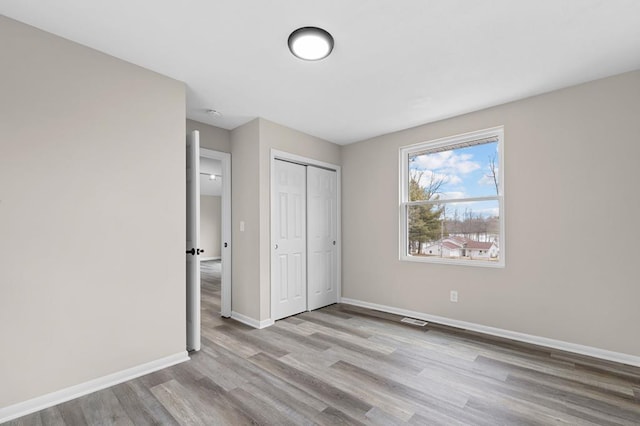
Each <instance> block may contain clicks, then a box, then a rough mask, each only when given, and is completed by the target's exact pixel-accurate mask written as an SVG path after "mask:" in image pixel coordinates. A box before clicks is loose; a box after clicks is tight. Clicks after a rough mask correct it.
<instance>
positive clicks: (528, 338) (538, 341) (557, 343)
mask: <svg viewBox="0 0 640 426" xmlns="http://www.w3.org/2000/svg"><path fill="white" fill-rule="evenodd" d="M341 303H345V304H347V305H354V306H360V307H363V308H369V309H373V310H376V311H382V312H387V313H390V314H396V315H401V316H405V317H412V318H417V319H421V320H424V321H428V322H433V323H437V324H443V325H448V326H451V327H456V328H461V329H464V330H469V331H475V332H478V333H483V334H488V335H491V336H497V337H504V338H506V339H510V340H515V341H518V342H525V343H532V344H534V345H538V346H544V347H547V348H552V349H558V350H561V351H566V352H572V353H576V354H580V355H586V356H590V357H593V358H599V359H603V360H607V361H613V362H618V363H621V364H627V365H632V366H635V367H640V356H636V355H629V354H625V353H621V352H614V351H609V350H606V349H600V348H594V347H592V346H585V345H579V344H577V343H570V342H565V341H562V340H555V339H549V338H547V337H541V336H534V335H531V334H525V333H520V332H517V331H511V330H504V329H502V328H496V327H489V326H486V325H482V324H476V323H472V322H466V321H459V320H455V319H451V318H446V317H440V316H437V315H430V314H425V313H422V312H416V311H410V310H407V309H401V308H394V307H393V306H386V305H379V304H377V303H370V302H364V301H362V300H357V299H349V298H346V297H343V298H342V300H341Z"/></svg>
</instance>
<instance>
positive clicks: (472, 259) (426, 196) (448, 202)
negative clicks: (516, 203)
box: [400, 127, 504, 267]
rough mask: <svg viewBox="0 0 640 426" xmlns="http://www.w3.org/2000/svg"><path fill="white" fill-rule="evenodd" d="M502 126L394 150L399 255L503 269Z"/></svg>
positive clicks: (437, 261)
mask: <svg viewBox="0 0 640 426" xmlns="http://www.w3.org/2000/svg"><path fill="white" fill-rule="evenodd" d="M503 144H504V131H503V128H502V127H497V128H493V129H488V130H482V131H478V132H473V133H466V134H463V135H458V136H453V137H448V138H443V139H438V140H434V141H429V142H423V143H420V144H416V145H411V146H407V147H403V148H401V149H400V164H401V170H400V185H401V188H400V222H401V226H400V229H401V235H400V259H401V260H410V261H418V262H434V263H452V264H464V265H474V266H493V267H504V207H503V206H504V204H503V197H504V190H503V188H504V179H503V176H504V167H503V165H504V158H503V155H502V149H503Z"/></svg>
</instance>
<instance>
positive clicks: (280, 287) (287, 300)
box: [271, 160, 307, 320]
mask: <svg viewBox="0 0 640 426" xmlns="http://www.w3.org/2000/svg"><path fill="white" fill-rule="evenodd" d="M305 169H306V168H305V166H301V165H299V164H293V163H289V162H286V161H280V160H276V161H275V162H274V181H273V186H272V191H273V194H272V202H273V206H272V212H273V217H272V221H273V223H272V225H273V227H272V229H273V235H272V247H271V286H272V287H271V288H272V298H273V299H272V302H273V303H272V310H273V312H272V316H271V317H272V319H273V320H277V319H280V318H285V317H288V316H291V315H295V314H298V313H300V312H303V311H305V310H306V308H307V283H306V279H307V274H306V263H307V262H306V260H307V255H306V234H307V230H306V170H305Z"/></svg>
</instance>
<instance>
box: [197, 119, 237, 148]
mask: <svg viewBox="0 0 640 426" xmlns="http://www.w3.org/2000/svg"><path fill="white" fill-rule="evenodd" d="M194 130H198V131H199V132H200V148H208V149H212V150H214V151H220V152H231V132H230V131H229V130H226V129H221V128H220V127H215V126H211V125H209V124H205V123H200V122H199V121H193V120H187V133H191V132H192V131H194Z"/></svg>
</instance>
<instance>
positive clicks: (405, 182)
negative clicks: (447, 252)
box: [398, 126, 506, 268]
mask: <svg viewBox="0 0 640 426" xmlns="http://www.w3.org/2000/svg"><path fill="white" fill-rule="evenodd" d="M496 136H497V137H498V192H499V194H498V195H497V196H487V197H473V198H456V199H453V200H449V199H447V200H439V203H440V204H445V203H451V202H458V203H459V202H471V201H495V200H497V201H498V206H499V209H500V216H499V218H500V257H499V258H498V261H497V262H485V261H475V260H461V259H447V258H440V257H421V256H410V255H409V252H408V247H409V241H408V236H409V232H408V223H407V216H408V214H407V212H408V209H409V206H412V205H423V204H433V203H429V202H425V201H409V156H410V155H411V154H413V153H416V152H421V151H425V150H429V149H438V148H446V147H448V146H451V147H452V148H453V147H455V146H456V145H461V144H464V143H466V142H473V141H477V140H480V139H486V138H490V137H496ZM454 149H455V148H454ZM504 164H505V160H504V126H498V127H492V128H489V129H484V130H479V131H475V132H469V133H464V134H461V135H454V136H449V137H445V138H440V139H435V140H431V141H427V142H420V143H417V144H413V145H407V146H403V147H400V191H399V194H400V200H399V201H400V202H399V209H398V216H399V218H400V220H399V222H400V230H399V231H400V238H399V256H400V260H403V261H409V262H421V263H440V264H451V265H464V266H478V267H489V268H504V267H505V254H506V244H505V242H506V238H505V211H504Z"/></svg>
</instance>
